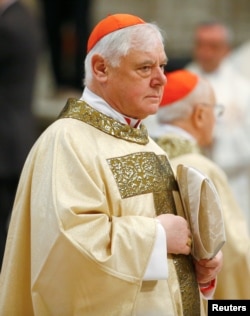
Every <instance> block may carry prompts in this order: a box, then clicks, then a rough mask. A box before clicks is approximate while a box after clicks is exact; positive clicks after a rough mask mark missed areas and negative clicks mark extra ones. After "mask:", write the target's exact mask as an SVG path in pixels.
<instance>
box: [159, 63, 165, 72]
mask: <svg viewBox="0 0 250 316" xmlns="http://www.w3.org/2000/svg"><path fill="white" fill-rule="evenodd" d="M165 67H166V64H162V65H160V68H161V70H162V72H163V73H164V72H165Z"/></svg>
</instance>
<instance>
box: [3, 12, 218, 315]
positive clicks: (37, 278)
mask: <svg viewBox="0 0 250 316" xmlns="http://www.w3.org/2000/svg"><path fill="white" fill-rule="evenodd" d="M165 64H166V55H165V51H164V46H163V39H162V36H161V33H160V31H159V29H158V27H157V26H156V25H154V24H150V23H146V22H145V21H143V20H142V19H140V18H139V17H136V16H133V15H128V14H115V15H110V16H108V17H107V18H105V19H103V20H102V21H101V22H99V23H98V24H97V26H96V27H95V28H94V30H93V31H92V33H91V35H90V37H89V40H88V47H87V56H86V61H85V69H86V77H85V83H86V88H85V89H84V91H83V95H82V98H81V100H76V99H69V100H68V103H67V105H66V107H65V108H64V110H63V111H62V113H61V115H60V117H59V119H58V120H57V121H56V122H54V123H53V124H52V125H51V126H50V127H49V128H48V129H47V130H46V131H45V132H44V133H43V135H41V137H40V138H39V139H38V141H37V142H36V144H35V146H34V147H33V149H32V150H31V152H30V154H29V156H28V158H27V161H26V164H25V166H24V169H23V172H22V176H21V179H20V185H19V189H18V192H17V196H16V200H15V205H14V210H13V216H12V219H11V223H10V229H9V237H8V241H7V248H6V252H5V257H4V262H3V271H2V275H1V288H0V292H1V298H0V314H1V315H17V314H18V315H25V316H26V315H126V316H127V315H187V316H189V315H200V314H201V315H202V314H203V311H202V304H201V303H200V302H202V300H200V294H201V293H202V294H203V296H205V297H209V296H211V295H212V294H213V291H214V287H215V282H216V277H217V274H218V272H219V271H220V269H221V266H222V253H221V252H219V253H218V255H217V256H216V257H215V258H214V259H213V260H202V261H199V262H198V261H194V265H193V260H192V258H191V257H190V256H189V254H190V245H191V243H190V240H191V235H190V230H189V228H188V225H187V222H186V220H185V219H184V218H183V217H180V216H177V215H176V209H175V204H174V200H173V195H172V191H173V190H177V185H176V182H175V178H174V175H173V173H172V169H171V167H170V164H169V161H168V159H167V156H166V154H165V153H164V151H163V150H162V149H161V148H160V147H159V146H158V145H157V144H156V143H155V142H153V141H152V140H151V139H150V138H149V137H148V134H147V131H146V129H145V127H144V126H143V125H142V124H141V120H142V119H143V118H145V117H146V116H148V115H150V114H152V113H155V112H156V111H157V110H158V106H159V103H160V100H161V97H162V93H163V87H164V84H165V81H166V80H165V76H164V73H163V69H164V65H165Z"/></svg>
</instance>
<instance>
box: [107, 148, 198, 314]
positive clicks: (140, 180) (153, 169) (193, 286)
mask: <svg viewBox="0 0 250 316" xmlns="http://www.w3.org/2000/svg"><path fill="white" fill-rule="evenodd" d="M108 163H109V166H110V168H111V170H112V173H113V175H114V177H115V180H116V183H117V185H118V188H119V191H120V194H121V197H122V198H124V199H125V198H129V197H132V196H136V195H140V194H147V193H153V195H154V204H155V209H156V214H157V215H159V214H163V213H171V214H176V209H175V202H174V198H173V191H178V187H177V183H176V180H175V177H174V174H173V172H172V168H171V166H170V164H169V162H168V160H167V158H166V156H163V155H162V156H157V155H156V154H155V153H153V152H142V153H141V152H140V153H134V154H131V155H127V156H123V157H116V158H111V159H108ZM172 258H173V261H174V264H175V268H176V271H177V275H178V280H179V285H180V291H181V296H182V303H183V315H185V316H191V315H192V316H198V315H200V296H199V289H198V286H197V282H196V278H195V274H194V267H193V264H192V259H191V257H189V256H185V255H172Z"/></svg>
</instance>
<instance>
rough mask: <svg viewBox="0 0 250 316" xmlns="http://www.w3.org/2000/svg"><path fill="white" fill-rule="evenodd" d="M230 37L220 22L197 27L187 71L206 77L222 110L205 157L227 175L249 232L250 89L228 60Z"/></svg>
mask: <svg viewBox="0 0 250 316" xmlns="http://www.w3.org/2000/svg"><path fill="white" fill-rule="evenodd" d="M232 37H233V34H232V31H231V29H230V28H229V27H228V26H226V25H225V24H223V23H221V22H218V21H210V22H205V23H201V24H199V25H198V26H197V27H196V29H195V32H194V47H193V62H192V63H190V64H188V65H187V66H186V69H189V70H191V71H192V72H194V73H196V74H198V75H199V76H202V77H204V78H206V79H207V80H208V81H209V82H210V83H211V85H212V87H213V89H214V92H215V95H216V100H217V103H218V104H221V105H223V106H224V107H225V112H224V115H223V116H222V117H220V118H218V119H217V121H216V124H215V130H214V141H213V143H212V144H211V146H210V148H208V151H207V155H208V156H209V157H210V158H211V159H212V160H213V161H215V162H216V164H218V165H219V166H220V167H221V168H222V169H223V170H224V171H225V172H226V174H227V176H228V180H229V183H230V186H231V188H232V190H233V192H234V194H235V196H236V198H237V200H238V203H239V204H240V206H241V208H242V209H243V211H244V212H245V216H246V218H247V221H248V227H249V229H250V141H249V133H250V89H249V82H248V81H247V80H246V79H245V78H244V77H243V76H241V75H240V74H239V73H238V72H237V71H236V69H235V68H234V67H233V66H232V63H231V62H230V60H229V59H228V56H229V54H230V51H231V48H232V41H233V38H232Z"/></svg>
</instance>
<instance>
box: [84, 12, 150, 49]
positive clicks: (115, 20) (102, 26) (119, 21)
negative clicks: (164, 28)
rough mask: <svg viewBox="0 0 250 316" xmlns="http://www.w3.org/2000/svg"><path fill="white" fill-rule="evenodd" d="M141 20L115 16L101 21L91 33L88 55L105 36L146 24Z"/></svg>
mask: <svg viewBox="0 0 250 316" xmlns="http://www.w3.org/2000/svg"><path fill="white" fill-rule="evenodd" d="M145 23H146V22H145V21H143V20H142V19H141V18H139V17H138V16H135V15H131V14H122V13H118V14H113V15H109V16H107V17H106V18H105V19H103V20H101V21H100V22H99V23H98V24H97V25H96V26H95V27H94V29H93V31H92V32H91V34H90V36H89V39H88V44H87V53H88V52H89V51H90V50H91V49H92V48H93V47H94V46H95V44H96V43H97V42H98V41H99V40H100V39H102V38H103V37H104V36H105V35H107V34H110V33H112V32H114V31H117V30H120V29H123V28H125V27H128V26H133V25H137V24H145Z"/></svg>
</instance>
